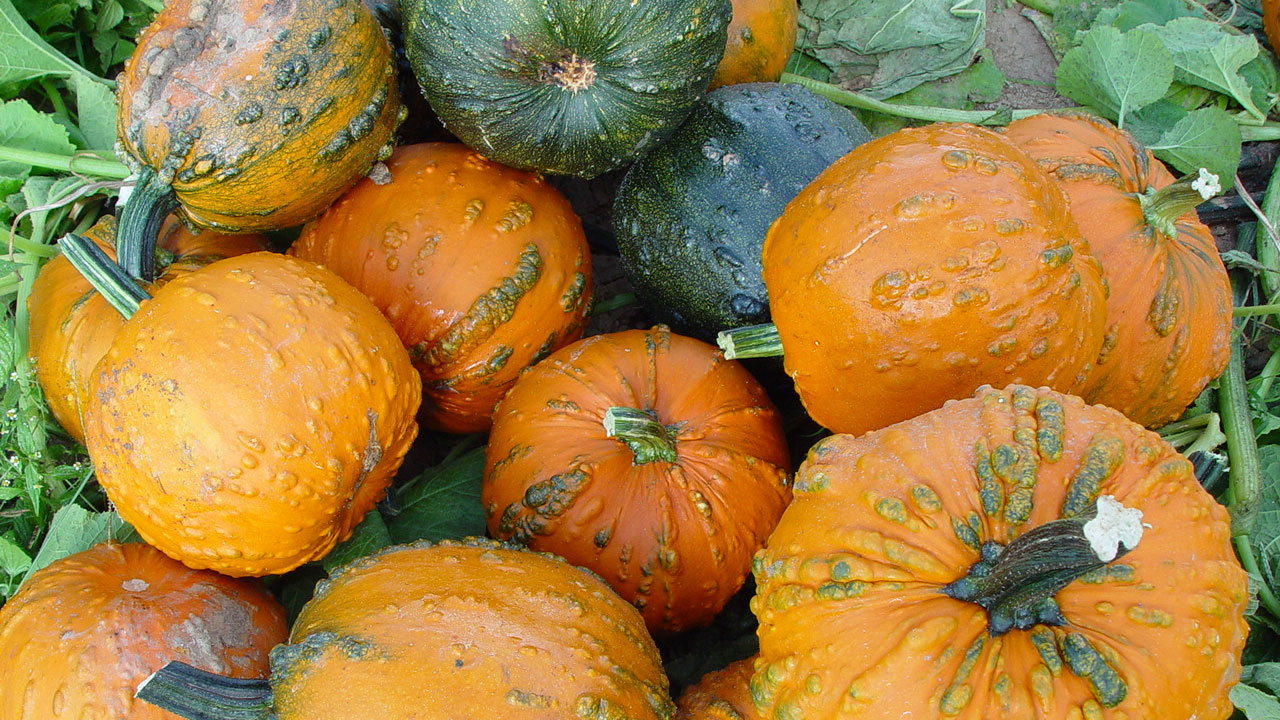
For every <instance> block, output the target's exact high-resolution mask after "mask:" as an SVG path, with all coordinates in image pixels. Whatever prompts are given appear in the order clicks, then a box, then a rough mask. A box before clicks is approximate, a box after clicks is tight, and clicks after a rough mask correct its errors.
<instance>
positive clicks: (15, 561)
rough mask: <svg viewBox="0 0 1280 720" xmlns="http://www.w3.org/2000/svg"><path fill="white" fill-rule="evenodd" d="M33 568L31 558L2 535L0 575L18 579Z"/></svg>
mask: <svg viewBox="0 0 1280 720" xmlns="http://www.w3.org/2000/svg"><path fill="white" fill-rule="evenodd" d="M30 567H31V556H30V555H28V554H27V553H26V551H25V550H23V549H22V547H21V546H20V545H18V544H17V543H15V542H14V541H13V540H11V539H9V538H8V537H6V536H4V535H0V573H4V574H6V575H8V576H9V577H17V576H19V575H22V574H24V573H26V572H27V569H28V568H30Z"/></svg>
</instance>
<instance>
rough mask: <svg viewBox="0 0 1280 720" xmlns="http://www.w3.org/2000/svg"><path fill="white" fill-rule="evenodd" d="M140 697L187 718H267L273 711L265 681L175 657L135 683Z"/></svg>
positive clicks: (240, 719)
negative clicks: (229, 674) (234, 675)
mask: <svg viewBox="0 0 1280 720" xmlns="http://www.w3.org/2000/svg"><path fill="white" fill-rule="evenodd" d="M136 697H137V698H138V699H139V700H144V701H146V702H149V703H151V704H152V705H155V706H156V707H159V708H162V709H164V710H168V711H169V712H171V713H174V714H175V715H180V716H182V717H184V718H187V720H267V719H268V718H272V717H274V715H273V714H272V697H271V686H270V685H269V684H268V683H267V681H266V680H246V679H240V678H229V677H223V676H222V675H215V674H213V673H211V672H205V671H204V670H200V669H198V668H194V667H192V666H190V665H187V664H186V663H182V662H178V661H177V660H174V661H172V662H169V663H168V664H166V665H165V666H164V667H162V668H160V669H159V670H157V671H155V672H154V673H152V674H151V675H150V676H149V677H148V678H147V679H146V680H143V681H142V683H141V684H140V685H138V692H137V693H136Z"/></svg>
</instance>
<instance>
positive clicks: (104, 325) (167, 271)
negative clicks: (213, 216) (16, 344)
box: [27, 215, 267, 443]
mask: <svg viewBox="0 0 1280 720" xmlns="http://www.w3.org/2000/svg"><path fill="white" fill-rule="evenodd" d="M115 236H116V219H115V217H114V216H111V215H104V216H102V218H101V219H99V220H98V222H96V223H94V225H93V227H91V228H89V229H88V230H87V231H85V237H87V238H89V239H90V240H92V241H93V242H94V243H95V244H96V245H97V246H98V247H99V248H101V249H102V251H103V252H105V253H106V254H107V257H110V258H111V259H113V260H114V259H115V254H116V251H115ZM156 247H157V248H159V249H160V250H161V251H162V252H164V253H166V254H167V255H170V256H171V257H172V259H171V260H169V261H168V262H167V263H165V267H164V271H163V273H162V274H161V275H160V277H158V278H156V279H155V281H154V282H152V283H150V285H151V287H152V288H158V287H160V286H161V285H164V284H165V283H167V282H169V281H170V280H172V279H173V278H175V277H177V276H179V275H181V274H182V273H187V272H191V271H192V270H195V269H196V268H200V267H204V266H205V265H208V264H209V263H211V262H215V261H217V260H221V259H223V258H226V257H232V256H234V255H243V254H245V253H249V252H256V251H259V250H265V249H266V248H267V239H266V237H265V236H262V235H253V234H244V235H222V234H219V233H215V232H211V231H203V232H199V233H193V232H191V231H190V230H188V229H187V228H186V227H185V226H183V225H182V223H179V222H176V221H174V220H172V219H171V220H169V221H168V222H167V223H166V224H165V225H164V227H163V228H162V229H161V231H160V237H159V238H158V239H157V240H156ZM27 310H28V315H29V317H30V325H29V326H28V328H27V347H28V348H29V351H30V353H31V358H32V360H33V361H34V362H33V364H34V365H35V369H36V378H37V379H38V380H39V381H40V388H41V389H42V390H43V391H44V397H45V400H46V401H47V402H48V403H49V410H50V412H52V413H53V417H54V418H55V419H56V420H57V421H58V424H59V425H61V426H62V428H63V429H64V430H66V431H67V434H68V435H70V436H71V437H73V438H75V439H76V441H77V442H80V443H83V442H84V421H83V420H82V419H81V414H82V412H83V411H84V408H86V407H88V406H89V403H90V397H89V378H90V377H91V376H92V374H93V368H94V366H95V365H97V364H98V361H99V360H101V359H102V356H103V355H104V354H106V352H107V348H108V347H109V346H110V345H111V339H112V338H113V337H115V334H116V331H117V330H119V329H120V326H121V325H123V324H124V317H123V316H121V315H120V313H118V312H116V310H115V308H113V307H111V305H110V304H109V303H108V302H107V301H106V299H105V298H103V297H102V296H101V295H99V294H98V292H97V291H96V290H94V289H93V286H91V285H90V284H89V281H88V280H85V279H84V276H82V275H81V274H80V273H79V271H77V270H76V269H75V268H74V267H72V266H71V263H70V262H69V261H68V260H67V258H66V256H64V255H59V256H57V257H55V258H53V259H51V260H50V261H49V262H47V263H45V264H44V265H43V266H42V267H41V268H40V274H39V275H37V276H36V280H35V283H34V284H33V285H32V287H31V296H30V297H29V298H28V299H27Z"/></svg>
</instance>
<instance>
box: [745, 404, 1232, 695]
mask: <svg viewBox="0 0 1280 720" xmlns="http://www.w3.org/2000/svg"><path fill="white" fill-rule="evenodd" d="M794 492H795V499H794V500H793V501H792V503H791V505H790V506H789V507H788V508H787V510H786V512H785V513H783V516H782V519H781V521H780V522H779V524H778V526H777V529H776V530H775V531H774V533H773V534H772V535H771V536H770V537H769V541H768V544H767V545H766V547H765V549H764V550H763V551H761V552H760V553H759V554H757V556H756V558H755V564H754V573H755V578H756V584H757V593H756V596H755V597H754V598H753V599H752V605H751V607H752V610H753V611H754V612H755V614H756V616H757V617H758V618H759V620H760V627H759V631H758V633H759V639H760V660H758V661H757V662H756V665H755V668H756V671H755V673H754V675H753V676H752V679H751V685H752V696H753V697H754V699H755V701H756V703H757V704H758V705H759V706H760V708H761V710H762V716H763V717H768V718H788V719H789V720H815V719H818V718H821V719H823V720H826V719H828V718H835V717H839V718H848V719H850V720H872V719H875V720H888V719H890V718H892V719H894V720H897V719H898V718H903V717H915V718H943V717H945V718H956V719H957V720H1031V719H1033V718H1034V719H1036V720H1062V719H1064V718H1095V719H1097V720H1121V718H1126V719H1130V720H1132V719H1133V718H1200V719H1201V720H1224V719H1225V718H1227V717H1229V716H1230V715H1231V714H1232V712H1233V706H1232V703H1231V701H1230V700H1229V699H1228V697H1227V694H1228V691H1229V690H1230V688H1231V687H1232V686H1233V685H1235V684H1236V682H1237V681H1238V679H1239V677H1240V672H1241V666H1240V653H1241V650H1242V649H1243V646H1244V641H1245V638H1246V635H1247V632H1248V626H1247V625H1246V624H1245V620H1244V610H1245V605H1246V603H1247V601H1248V596H1249V593H1248V582H1247V580H1246V574H1245V572H1244V570H1242V569H1241V567H1240V563H1239V561H1238V560H1237V559H1236V557H1235V554H1234V552H1233V550H1232V547H1231V528H1230V522H1229V520H1228V517H1227V512H1226V510H1225V509H1224V508H1223V507H1222V506H1221V505H1219V504H1218V503H1217V502H1216V501H1215V500H1214V498H1213V497H1212V496H1210V495H1209V494H1208V493H1207V492H1205V491H1204V490H1203V489H1202V488H1201V487H1200V485H1199V484H1198V483H1197V482H1196V479H1195V477H1194V474H1193V472H1192V469H1191V464H1190V463H1189V462H1188V461H1187V460H1186V458H1184V457H1183V456H1182V455H1180V454H1179V453H1178V452H1177V451H1176V450H1175V449H1174V448H1173V447H1172V446H1170V445H1168V444H1167V443H1165V442H1164V441H1163V440H1161V439H1160V437H1159V436H1158V435H1156V434H1154V433H1152V432H1150V431H1147V430H1144V429H1143V428H1142V427H1141V426H1139V425H1137V424H1136V423H1134V422H1132V421H1130V420H1128V419H1126V418H1125V417H1124V416H1123V415H1121V414H1120V413H1119V412H1117V411H1115V410H1112V409H1111V408H1107V407H1103V406H1090V405H1086V404H1085V403H1084V401H1083V400H1081V399H1079V398H1077V397H1074V396H1069V395H1063V394H1059V393H1056V392H1053V391H1051V390H1048V389H1045V388H1041V389H1031V388H1029V387H1025V386H1018V385H1013V386H1010V387H1008V388H1006V389H1004V390H994V389H992V388H990V387H984V388H981V389H980V390H979V391H978V393H977V394H976V395H975V396H974V397H973V398H969V399H966V400H960V401H953V402H950V403H948V404H947V405H945V406H944V407H943V408H941V409H938V410H935V411H932V412H929V413H927V414H924V415H921V416H919V417H917V418H915V419H912V420H909V421H905V422H902V423H898V424H896V425H892V426H890V427H887V428H884V429H882V430H878V431H875V432H872V433H868V434H866V435H862V436H859V437H854V436H851V435H834V436H831V437H829V438H826V439H824V440H822V441H821V442H819V443H818V444H817V445H815V446H814V447H813V448H812V449H811V450H810V452H809V455H808V457H807V458H806V460H805V461H804V463H803V464H802V465H801V467H800V469H799V470H798V471H797V476H796V481H795V486H794Z"/></svg>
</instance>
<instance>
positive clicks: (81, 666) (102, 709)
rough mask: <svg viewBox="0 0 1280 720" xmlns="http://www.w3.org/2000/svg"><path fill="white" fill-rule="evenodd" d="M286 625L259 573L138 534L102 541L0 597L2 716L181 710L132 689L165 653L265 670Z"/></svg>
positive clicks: (212, 667)
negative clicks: (177, 554)
mask: <svg viewBox="0 0 1280 720" xmlns="http://www.w3.org/2000/svg"><path fill="white" fill-rule="evenodd" d="M287 635H288V629H287V628H286V626H285V613H284V608H283V607H281V606H280V603H278V602H276V600H275V598H273V597H272V596H271V594H270V593H268V592H267V591H266V590H265V589H264V588H263V587H262V586H261V584H260V583H258V582H256V581H250V580H237V579H233V578H228V577H224V576H222V575H219V574H217V573H214V572H210V571H208V570H192V569H190V568H188V567H186V566H184V565H183V564H182V563H180V562H178V561H176V560H172V559H170V558H169V557H167V556H165V555H164V554H163V553H161V552H160V551H159V550H156V549H155V548H153V547H151V546H149V545H144V544H142V543H129V544H124V545H120V544H113V543H108V544H102V545H96V546H94V547H92V548H90V549H89V550H85V551H83V552H79V553H76V554H74V555H71V556H69V557H66V558H63V559H61V560H57V561H55V562H53V563H52V564H50V565H48V566H46V567H44V568H42V569H40V570H37V571H36V572H35V573H32V575H31V577H30V578H28V579H27V581H26V582H25V583H24V584H23V585H22V588H21V589H20V590H19V591H18V593H17V594H16V595H14V596H13V597H12V598H10V599H9V601H8V602H7V603H5V605H4V607H3V608H0V655H3V657H4V659H5V661H4V662H5V665H4V670H3V671H0V717H2V718H4V719H5V720H82V719H83V718H95V719H96V720H173V717H174V716H173V715H172V714H170V713H168V712H165V711H163V710H160V709H159V708H156V707H153V706H151V705H148V704H147V703H144V702H139V701H137V700H135V699H134V697H133V691H134V688H135V687H137V685H138V683H139V682H141V681H142V680H144V679H145V678H146V677H147V676H148V675H150V674H151V673H152V672H154V671H156V670H158V669H160V667H161V666H163V665H164V664H165V663H166V662H168V661H169V660H174V659H178V660H181V661H183V662H186V663H189V664H191V665H194V666H196V667H199V668H201V669H202V670H207V671H210V672H218V673H223V674H226V675H229V676H231V677H234V678H262V677H266V675H267V671H268V668H269V665H268V654H269V653H270V651H271V648H273V647H275V645H276V644H278V643H281V642H284V640H285V638H286V637H287Z"/></svg>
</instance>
